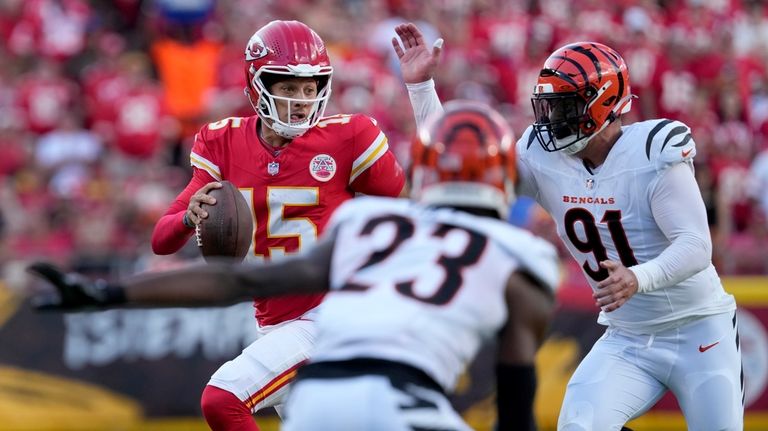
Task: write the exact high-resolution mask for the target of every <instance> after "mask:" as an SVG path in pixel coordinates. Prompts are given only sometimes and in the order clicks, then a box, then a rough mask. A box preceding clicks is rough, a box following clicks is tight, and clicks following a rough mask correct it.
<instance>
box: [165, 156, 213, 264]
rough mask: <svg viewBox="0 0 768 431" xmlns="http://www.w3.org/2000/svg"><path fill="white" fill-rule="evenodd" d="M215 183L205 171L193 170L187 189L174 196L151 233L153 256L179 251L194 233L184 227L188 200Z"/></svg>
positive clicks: (192, 230)
mask: <svg viewBox="0 0 768 431" xmlns="http://www.w3.org/2000/svg"><path fill="white" fill-rule="evenodd" d="M212 181H216V180H214V179H213V177H211V176H210V175H209V174H208V173H207V172H206V171H204V170H201V169H197V168H194V169H193V174H192V179H191V180H190V181H189V184H187V187H185V188H184V190H183V191H182V192H181V193H179V195H178V196H176V200H175V201H174V202H173V203H172V204H171V206H170V207H169V208H168V210H167V211H166V212H165V214H163V216H162V217H160V220H158V221H157V223H156V224H155V229H154V230H153V231H152V251H153V252H154V253H155V254H172V253H176V252H177V251H179V249H181V248H182V247H183V246H184V244H186V243H187V241H189V238H190V237H191V236H192V234H193V233H194V232H195V230H194V229H190V228H188V227H187V226H184V222H183V221H182V220H183V218H184V213H185V212H186V210H187V207H188V206H189V199H190V198H191V197H192V195H193V194H195V192H196V191H198V190H200V188H201V187H203V186H204V185H206V184H208V183H209V182H212Z"/></svg>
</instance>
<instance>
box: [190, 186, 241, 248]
mask: <svg viewBox="0 0 768 431" xmlns="http://www.w3.org/2000/svg"><path fill="white" fill-rule="evenodd" d="M220 182H221V185H222V187H221V188H220V189H213V190H211V191H210V192H208V194H209V195H210V196H212V197H213V198H215V199H216V203H215V204H214V205H206V204H203V209H205V210H206V211H207V212H208V218H205V219H203V220H202V221H201V222H200V224H199V225H197V228H196V229H195V237H196V239H197V246H198V247H200V251H201V253H202V255H203V257H204V258H205V260H206V261H211V260H213V259H216V258H218V260H221V258H226V257H231V258H234V259H235V260H236V261H237V262H242V260H243V259H244V258H245V255H246V254H247V253H248V250H249V249H250V246H251V241H252V240H253V216H252V215H251V208H250V207H249V206H248V203H247V202H246V201H245V197H243V195H242V194H241V193H240V190H238V189H237V187H235V186H234V184H232V183H230V182H229V181H220Z"/></svg>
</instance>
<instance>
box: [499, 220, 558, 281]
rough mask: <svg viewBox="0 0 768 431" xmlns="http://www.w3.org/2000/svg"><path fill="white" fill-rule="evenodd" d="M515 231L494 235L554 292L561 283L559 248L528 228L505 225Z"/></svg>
mask: <svg viewBox="0 0 768 431" xmlns="http://www.w3.org/2000/svg"><path fill="white" fill-rule="evenodd" d="M505 227H506V228H507V229H511V230H514V231H515V234H513V235H510V234H509V233H508V232H506V233H501V232H499V234H500V235H494V236H493V237H494V238H495V239H497V240H498V241H499V242H500V243H501V246H502V247H503V248H504V249H506V250H508V251H509V252H510V254H512V255H513V256H514V257H515V258H517V260H518V261H519V262H520V267H521V268H522V269H523V270H525V271H527V272H528V273H529V274H531V275H532V276H533V277H534V278H535V279H536V280H538V281H539V282H540V283H541V284H542V285H543V286H545V287H546V288H548V289H549V290H550V291H552V292H554V291H555V290H557V287H558V286H559V284H560V258H559V257H558V255H557V249H556V248H555V246H554V245H552V244H550V243H549V242H548V241H546V240H544V239H542V238H540V237H537V236H535V235H533V234H532V233H530V232H528V231H527V230H524V229H520V228H517V227H514V226H511V225H507V226H505Z"/></svg>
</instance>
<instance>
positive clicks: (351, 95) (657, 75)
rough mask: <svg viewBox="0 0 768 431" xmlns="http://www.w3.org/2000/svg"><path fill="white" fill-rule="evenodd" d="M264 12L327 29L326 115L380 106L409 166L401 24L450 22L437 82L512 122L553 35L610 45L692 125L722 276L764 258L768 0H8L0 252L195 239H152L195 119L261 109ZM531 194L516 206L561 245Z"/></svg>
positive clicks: (95, 263)
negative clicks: (257, 64) (397, 34)
mask: <svg viewBox="0 0 768 431" xmlns="http://www.w3.org/2000/svg"><path fill="white" fill-rule="evenodd" d="M273 19H298V20H301V21H303V22H305V23H306V24H308V25H309V26H310V27H312V28H313V29H315V30H316V31H317V32H318V33H319V34H320V35H321V37H322V38H323V39H324V40H325V43H326V45H327V47H328V49H329V52H330V56H331V60H332V63H333V66H334V75H333V83H332V85H333V87H332V88H333V95H332V96H331V104H330V106H329V108H328V110H327V111H326V114H329V115H330V114H335V113H352V112H363V113H366V114H368V115H370V116H372V117H374V118H376V119H377V120H378V122H379V125H380V126H381V127H382V129H383V130H384V131H385V132H386V133H387V134H388V137H389V142H390V145H391V147H392V148H393V149H394V150H395V153H396V154H397V156H398V157H400V158H401V161H402V162H403V164H404V165H407V164H408V157H409V146H410V142H411V140H412V137H413V136H414V130H413V129H414V120H413V117H412V111H411V109H410V108H407V106H408V98H407V94H406V92H405V89H404V86H403V84H402V82H401V79H400V77H399V75H398V74H399V68H398V65H397V59H396V58H395V57H394V53H393V51H392V48H391V43H390V39H391V37H392V36H394V31H393V28H394V26H395V25H396V24H399V23H401V22H405V21H412V22H415V23H417V25H419V27H420V28H421V29H422V31H423V32H424V33H425V36H426V38H427V39H428V42H431V41H433V40H435V39H436V38H438V37H442V38H444V39H445V50H444V56H443V61H442V66H441V67H440V70H439V74H438V77H437V83H438V92H439V94H440V96H441V98H442V99H443V100H450V99H454V98H470V99H477V100H481V101H485V102H488V103H491V104H492V105H494V106H495V107H497V108H498V109H499V110H500V111H502V113H504V114H505V116H506V117H507V119H509V120H510V122H511V123H512V125H513V127H514V129H515V131H516V133H518V136H519V135H520V134H521V133H522V131H523V130H524V129H525V127H526V126H527V125H528V124H529V123H530V122H531V121H532V114H531V104H530V95H531V90H532V88H533V84H534V82H535V80H536V74H537V72H538V70H539V68H540V66H541V64H542V63H543V60H544V59H545V58H546V57H547V55H548V54H549V52H550V51H552V50H553V49H555V48H557V47H558V46H561V45H563V44H565V43H567V42H571V41H576V40H596V41H599V42H602V43H605V44H607V45H610V46H612V47H614V48H616V49H617V50H618V51H619V52H620V53H621V54H622V55H623V56H624V58H625V59H626V61H627V63H628V65H629V67H630V79H631V84H632V90H633V92H634V93H635V94H637V95H638V96H639V99H637V100H636V101H635V103H634V105H633V110H632V112H631V113H630V114H629V115H628V117H629V118H626V119H625V122H626V123H629V122H633V121H640V120H643V119H649V118H656V117H668V118H672V119H679V120H682V121H684V122H686V123H687V124H688V125H689V126H691V128H692V130H693V136H694V139H695V141H696V143H697V155H696V158H695V164H696V175H697V177H698V179H699V184H700V186H701V190H702V193H703V196H704V199H705V202H706V204H707V206H708V209H709V217H710V224H711V226H712V234H713V241H714V248H715V253H714V256H713V257H714V260H715V263H716V266H718V269H719V270H720V272H721V274H725V275H732V274H762V275H766V274H768V251H766V249H765V247H766V245H768V217H766V214H768V1H766V0H762V1H759V0H740V1H739V0H667V1H664V0H655V1H653V0H639V1H628V0H617V1H604V0H599V1H598V0H538V1H537V0H438V1H428V2H427V1H420V0H218V1H217V0H186V1H179V0H154V1H153V0H144V1H142V0H109V1H107V0H104V1H97V0H91V1H87V0H0V39H2V44H1V45H2V46H1V47H0V177H1V178H2V185H1V186H0V187H1V188H0V202H2V206H0V214H1V219H0V226H1V227H0V232H1V235H2V240H1V241H0V262H4V261H8V260H14V259H16V260H17V259H31V258H45V259H48V260H50V261H53V262H57V263H59V264H62V265H65V266H69V267H72V268H77V269H79V270H84V271H87V270H92V271H96V272H100V273H101V272H112V273H114V272H121V271H127V272H133V271H138V270H145V269H153V268H161V267H169V266H172V265H176V264H179V262H181V261H183V260H184V259H193V258H196V257H198V256H199V252H198V251H197V250H196V248H195V247H194V245H193V244H190V245H189V247H188V248H186V249H185V250H184V251H183V252H182V253H181V254H179V255H177V256H170V257H168V256H166V257H157V256H153V255H152V252H151V250H150V247H149V237H150V234H151V231H152V228H153V226H154V223H155V221H156V220H157V219H158V218H159V216H160V215H161V214H162V213H163V212H164V211H165V209H166V207H167V206H168V205H169V204H170V202H171V201H172V200H173V198H174V197H175V195H176V194H177V193H178V192H179V191H181V189H182V187H183V186H184V185H185V184H186V181H187V179H188V177H189V175H190V172H191V170H190V169H191V168H190V167H189V160H188V155H189V150H190V148H191V144H192V139H193V136H194V134H195V132H196V131H197V130H198V129H199V128H200V127H201V126H202V125H204V124H205V123H207V122H212V121H216V120H219V119H222V118H225V117H230V116H248V115H253V111H252V108H251V107H250V105H249V104H248V102H247V99H246V98H245V96H244V95H243V87H244V79H245V78H244V77H245V72H244V70H243V50H244V46H245V43H246V42H247V40H248V39H249V37H250V36H251V34H252V33H253V32H254V31H255V30H256V29H258V28H259V27H261V26H262V25H264V24H266V23H267V22H269V21H271V20H273ZM628 163H631V161H628ZM524 203H525V201H522V202H521V205H522V207H521V208H522V209H518V210H517V211H513V215H514V216H515V220H514V221H515V222H516V223H518V224H523V225H526V226H528V227H531V228H532V229H534V230H535V231H537V232H539V233H541V234H543V235H546V236H549V237H551V238H552V240H553V242H555V243H559V241H558V240H557V239H556V238H555V237H554V235H556V234H554V233H553V232H552V224H551V221H549V220H547V216H545V215H544V214H542V211H541V210H540V209H538V208H536V207H535V206H532V205H527V206H526V205H524ZM685 216H686V215H685V214H680V217H685ZM568 260H572V259H568Z"/></svg>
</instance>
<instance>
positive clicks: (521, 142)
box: [515, 126, 538, 154]
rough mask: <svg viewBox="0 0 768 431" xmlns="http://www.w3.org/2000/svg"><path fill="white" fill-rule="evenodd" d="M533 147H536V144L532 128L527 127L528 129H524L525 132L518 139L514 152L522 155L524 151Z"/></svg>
mask: <svg viewBox="0 0 768 431" xmlns="http://www.w3.org/2000/svg"><path fill="white" fill-rule="evenodd" d="M533 145H538V142H536V134H535V133H533V126H528V128H526V129H525V132H523V134H522V135H521V136H520V139H518V140H517V144H516V148H515V150H516V152H517V154H522V153H524V152H526V151H530V149H531V147H532V146H533Z"/></svg>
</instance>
